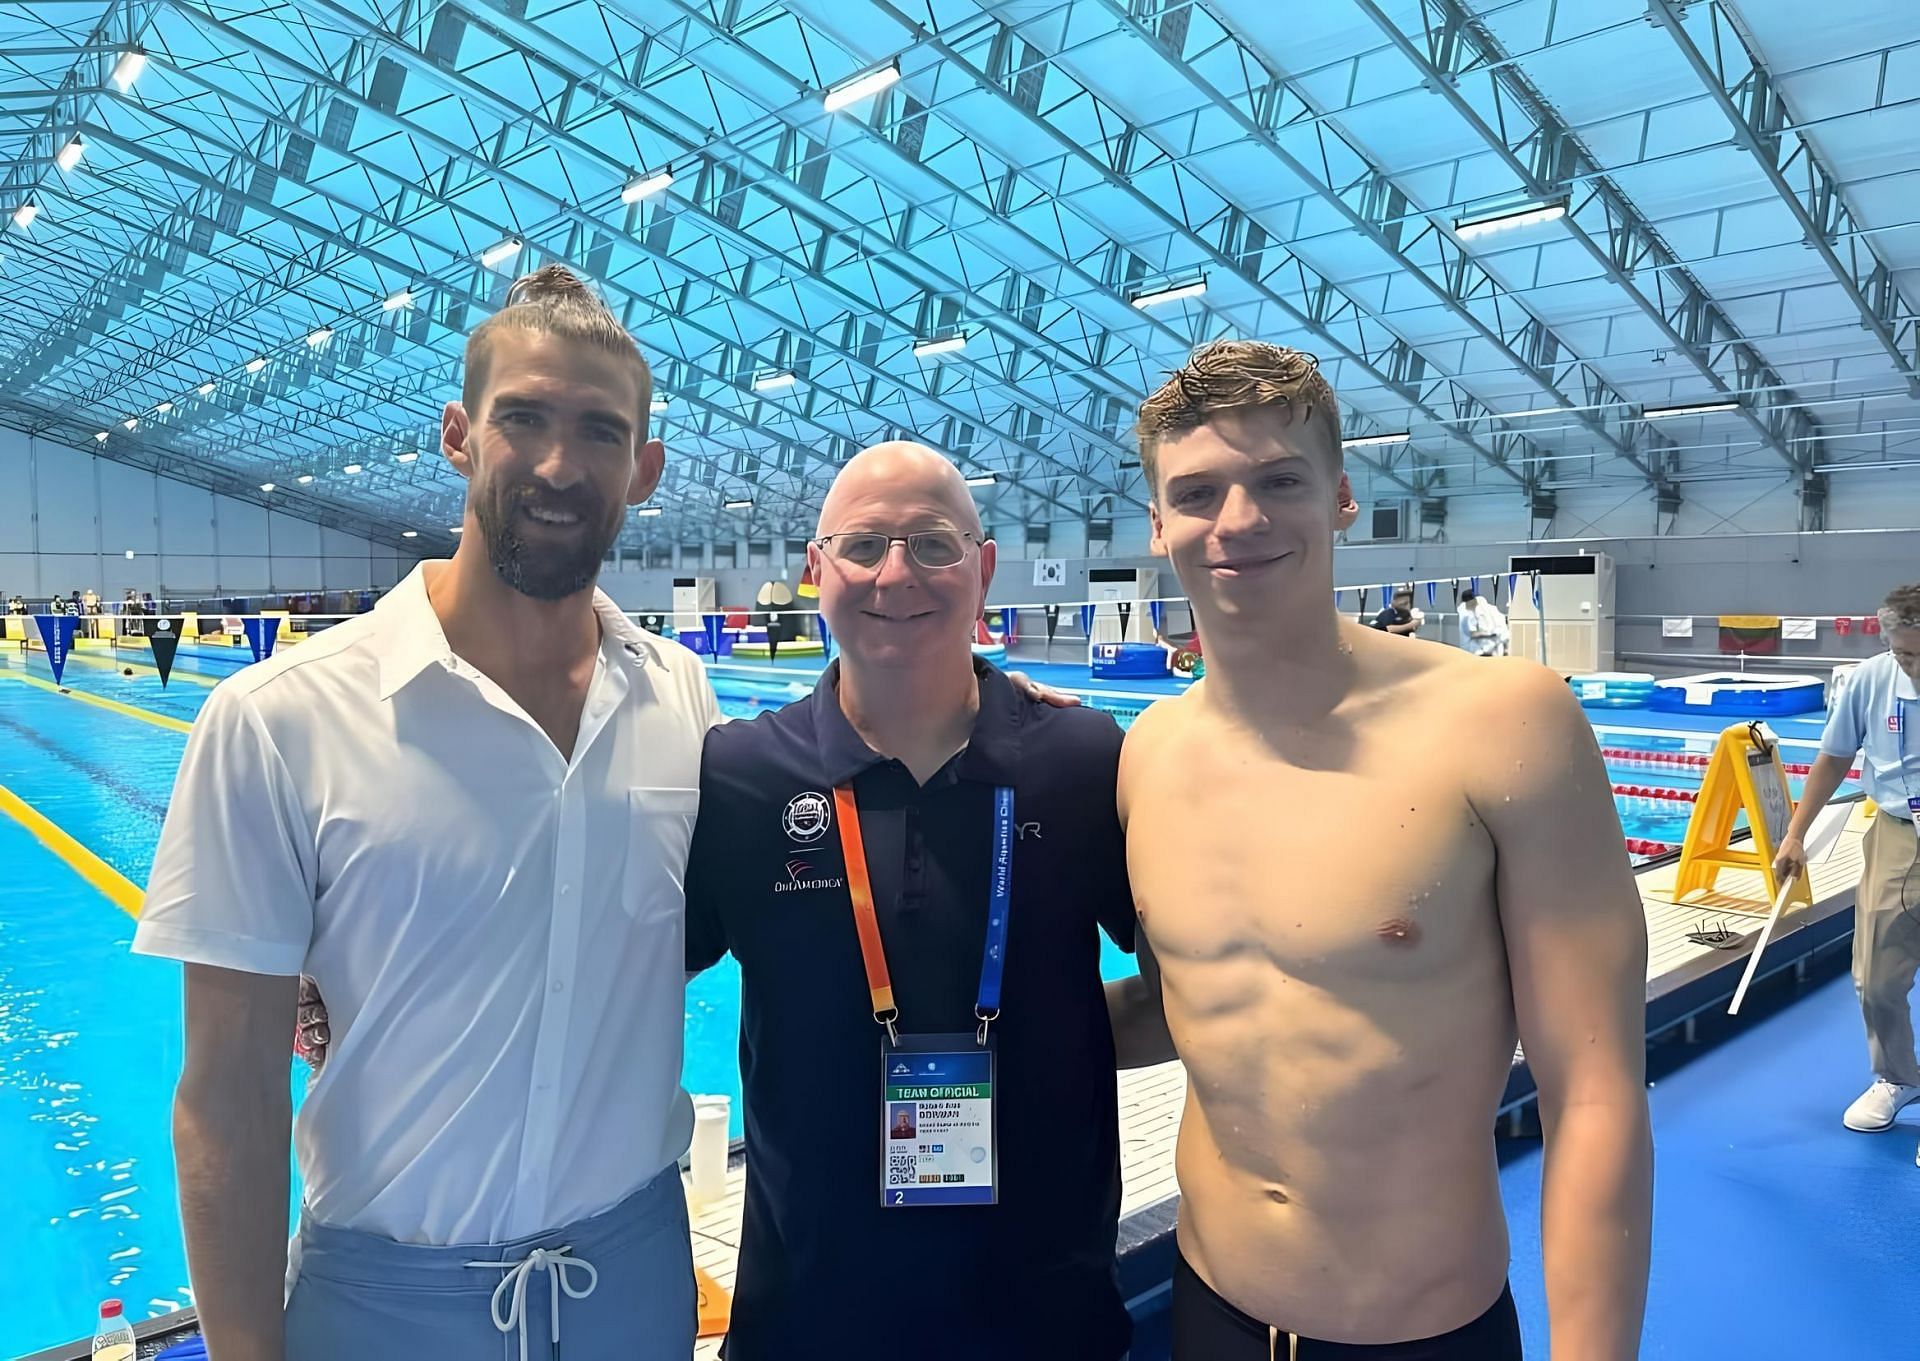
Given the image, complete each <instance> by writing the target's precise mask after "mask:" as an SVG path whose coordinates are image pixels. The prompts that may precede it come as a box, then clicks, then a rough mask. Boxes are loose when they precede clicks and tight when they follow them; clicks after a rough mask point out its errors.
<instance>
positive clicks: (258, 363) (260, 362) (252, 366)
mask: <svg viewBox="0 0 1920 1361" xmlns="http://www.w3.org/2000/svg"><path fill="white" fill-rule="evenodd" d="M266 366H267V357H266V356H265V355H261V354H257V355H255V356H254V357H253V358H251V359H249V360H248V361H247V372H248V373H258V372H260V370H262V369H264V368H265V367H266Z"/></svg>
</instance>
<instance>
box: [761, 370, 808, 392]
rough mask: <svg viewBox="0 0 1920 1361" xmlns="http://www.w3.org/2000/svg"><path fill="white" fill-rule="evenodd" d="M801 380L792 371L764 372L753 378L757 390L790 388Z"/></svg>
mask: <svg viewBox="0 0 1920 1361" xmlns="http://www.w3.org/2000/svg"><path fill="white" fill-rule="evenodd" d="M799 381H800V380H799V379H798V378H797V377H796V376H795V375H794V374H793V373H792V372H791V371H782V372H780V373H763V374H761V375H760V376H759V377H758V378H755V379H754V380H753V390H754V391H755V392H772V391H773V390H774V389H776V388H790V387H792V386H793V385H794V384H795V383H797V382H799Z"/></svg>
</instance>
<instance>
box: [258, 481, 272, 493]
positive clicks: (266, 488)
mask: <svg viewBox="0 0 1920 1361" xmlns="http://www.w3.org/2000/svg"><path fill="white" fill-rule="evenodd" d="M260 490H261V491H272V490H273V483H271V482H262V483H261V484H260Z"/></svg>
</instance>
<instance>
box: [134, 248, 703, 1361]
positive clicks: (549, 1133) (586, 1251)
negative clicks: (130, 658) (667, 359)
mask: <svg viewBox="0 0 1920 1361" xmlns="http://www.w3.org/2000/svg"><path fill="white" fill-rule="evenodd" d="M651 389H652V378H651V375H650V373H649V371H648V369H647V366H646V363H645V361H644V360H643V359H642V357H641V355H640V352H639V349H638V348H637V346H635V344H634V342H633V339H632V337H630V336H629V335H628V334H627V333H626V331H625V330H624V329H622V328H621V326H620V324H619V323H618V321H616V320H615V318H614V317H613V315H612V314H611V313H610V312H609V311H608V310H607V308H606V305H605V304H604V303H603V302H602V301H601V300H600V299H599V298H598V297H597V296H595V295H594V294H593V293H592V292H591V290H589V289H588V288H587V287H586V286H585V285H584V284H582V283H581V281H580V280H579V279H577V278H576V277H575V276H574V275H573V274H571V273H570V272H569V271H567V270H566V269H564V268H562V267H559V266H550V267H548V268H546V269H543V270H540V271H539V272H537V273H535V274H533V275H530V276H528V277H527V278H525V279H522V280H520V281H519V282H518V283H516V284H515V285H514V287H513V289H512V290H511V291H510V292H509V294H508V297H507V305H506V307H504V308H503V309H502V310H501V311H500V312H499V313H497V314H496V315H495V316H493V317H492V318H490V319H488V321H487V322H485V323H484V324H483V325H481V326H480V327H479V328H477V329H476V330H475V332H474V334H473V335H472V337H471V338H470V339H469V341H468V344H467V368H466V378H465V383H464V388H463V392H462V400H461V401H458V402H449V403H448V404H447V407H446V411H445V413H444V415H443V418H442V426H441V438H442V450H443V452H444V453H445V455H446V457H447V458H448V460H449V461H450V462H451V463H452V465H453V466H454V468H455V469H457V470H458V471H459V473H460V474H461V475H462V476H463V477H465V478H466V479H467V482H468V493H467V508H466V514H465V524H464V526H463V528H464V529H465V531H466V532H465V535H464V537H463V538H462V540H461V543H460V547H459V549H458V551H457V552H456V553H455V554H454V556H453V558H452V560H451V561H443V562H428V563H424V564H422V565H421V566H420V567H419V568H417V569H416V570H415V571H414V572H413V573H412V575H410V576H409V577H408V578H407V579H406V580H405V581H404V582H402V583H401V584H400V585H399V586H398V587H396V588H395V589H394V590H393V591H392V592H391V593H390V594H389V595H388V596H387V597H386V598H385V599H383V600H382V601H381V603H380V605H379V607H378V608H376V609H375V610H374V611H373V612H372V613H371V614H369V615H363V616H360V617H358V618H355V619H353V620H351V621H349V622H348V623H345V624H342V625H340V626H338V627H336V628H333V629H329V630H328V631H327V632H326V633H324V634H322V635H320V636H318V637H316V638H315V639H313V640H312V641H310V642H307V643H304V644H302V645H301V646H300V647H298V648H294V649H289V650H288V651H286V652H282V653H280V654H278V655H276V656H275V657H273V658H271V659H270V660H268V661H265V662H262V663H259V664H257V665H255V666H251V667H248V668H247V669H245V670H244V671H242V672H240V673H239V674H238V675H236V676H234V677H232V678H231V679H229V680H227V681H225V682H223V683H222V684H221V685H220V686H219V687H217V688H216V689H215V691H214V692H213V694H212V696H211V697H210V698H209V700H208V702H207V705H206V707H205V709H204V710H203V711H202V713H201V716H200V718H199V721H198V722H197V723H196V724H195V726H194V733H193V736H192V738H191V739H190V740H189V742H188V745H187V752H186V756H185V759H184V760H183V762H182V764H181V768H180V774H179V779H178V783H177V784H176V786H175V790H174V797H173V802H172V806H171V808H170V810H169V813H168V818H167V823H166V828H165V830H164V832H163V833H162V836H161V840H160V846H159V850H158V853H157V854H156V856H155V860H154V866H153V873H152V875H151V879H150V882H149V885H148V892H147V900H146V905H145V908H144V910H143V913H142V917H141V923H140V927H139V930H138V933H137V935H136V937H135V941H134V948H135V950H137V951H140V952H143V953H147V954H156V955H164V956H168V957H171V958H174V959H179V960H182V961H184V962H185V964H186V966H187V971H186V988H185V993H186V1063H185V1070H184V1072H183V1074H182V1076H181V1080H180V1085H179V1089H178V1092H177V1094H176V1097H175V1104H174V1143H175V1155H176V1159H177V1162H178V1166H179V1181H180V1198H181V1212H182V1221H183V1225H184V1228H185V1234H186V1241H187V1253H188V1260H189V1266H190V1270H191V1275H192V1280H193V1289H194V1296H195V1301H196V1304H197V1306H198V1309H199V1315H200V1323H201V1326H202V1328H203V1329H204V1331H205V1333H206V1337H207V1340H208V1344H209V1347H210V1349H211V1351H212V1354H213V1355H214V1356H216V1357H218V1358H219V1361H283V1358H284V1361H322V1359H323V1358H325V1359H326V1361H339V1358H347V1357H350V1358H352V1359H353V1361H388V1359H389V1358H391V1359H392V1361H399V1358H403V1357H404V1358H408V1361H414V1359H416V1358H420V1357H427V1356H436V1357H437V1356H445V1357H456V1356H457V1357H474V1356H499V1355H501V1354H502V1351H503V1348H504V1349H505V1351H506V1354H508V1355H513V1354H515V1346H516V1343H517V1354H518V1355H519V1356H520V1357H522V1358H523V1359H524V1358H525V1357H527V1356H528V1355H529V1354H530V1353H529V1345H530V1344H529V1338H531V1339H532V1343H531V1345H532V1346H533V1348H534V1349H535V1350H537V1352H538V1353H539V1354H541V1355H542V1356H546V1355H549V1354H551V1355H559V1354H561V1353H560V1344H561V1341H562V1338H563V1336H564V1339H565V1344H566V1354H568V1355H573V1356H585V1357H598V1356H612V1355H616V1354H617V1355H619V1356H621V1357H623V1358H636V1359H637V1361H655V1358H658V1361H668V1359H669V1358H671V1361H684V1359H685V1358H686V1357H687V1356H688V1355H689V1354H690V1352H691V1349H692V1345H693V1333H694V1286H693V1270H692V1261H691V1256H690V1252H689V1245H688V1235H687V1221H686V1204H685V1200H684V1198H683V1195H682V1192H681V1187H680V1179H679V1173H678V1169H677V1166H676V1164H677V1160H678V1158H679V1155H680V1154H681V1153H682V1152H683V1151H684V1150H685V1149H686V1147H687V1143H688V1140H689V1138H690V1135H691V1132H692V1124H693V1121H692V1113H691V1109H690V1106H689V1104H688V1101H687V1097H686V1095H685V1093H684V1092H682V1091H681V1089H680V1085H679V1077H680V1059H681V1043H682V1005H683V1003H682V984H683V974H682V962H683V959H684V948H685V947H684V941H683V933H684V928H683V925H682V907H683V901H682V893H681V879H682V875H683V873H684V870H685V864H686V855H687V847H688V843H689V841H690V839H691V836H692V831H693V821H694V813H695V810H696V808H697V805H698V798H699V795H698V783H699V770H700V746H701V741H702V739H703V737H704V736H705V733H706V731H707V729H708V728H709V727H711V726H712V725H713V724H714V723H715V722H717V721H718V712H717V706H716V704H715V701H714V696H713V690H712V687H711V685H710V684H709V683H708V681H707V679H706V674H705V672H704V670H703V669H702V668H701V666H700V663H699V661H698V659H697V658H695V657H694V656H693V655H692V654H691V653H688V652H686V651H685V650H684V649H682V648H680V647H678V646H677V645H675V644H672V643H667V642H664V641H662V640H661V639H658V638H655V637H653V636H651V635H649V634H646V633H643V632H641V631H640V630H638V629H637V628H635V627H634V626H633V625H632V624H631V623H629V622H628V621H627V619H626V618H625V617H624V616H622V615H621V614H620V612H619V611H618V610H617V609H616V608H615V607H614V606H613V604H612V602H611V601H609V600H608V599H607V598H606V597H605V596H604V595H601V594H599V593H598V592H596V591H595V589H594V582H595V579H596V577H597V575H598V572H599V567H600V563H601V561H602V558H603V555H604V554H605V552H606V550H607V548H608V547H609V546H610V545H611V544H612V543H613V541H614V539H615V538H616V536H617V535H618V534H619V531H620V528H621V525H622V522H623V520H624V518H625V514H626V507H628V506H630V505H636V504H638V503H639V502H641V501H643V500H645V499H646V498H647V497H648V496H649V495H650V494H651V493H652V491H653V489H654V487H655V486H656V485H657V484H658V482H659V480H660V475H661V471H662V467H663V464H664V459H665V451H664V449H663V447H662V445H661V443H660V441H659V440H657V439H651V438H649V437H648V434H647V413H648V405H649V401H650V398H651ZM303 972H304V973H306V974H309V975H311V976H312V977H313V978H314V979H315V980H316V981H317V982H318V984H319V986H320V988H321V989H322V991H323V992H324V994H325V997H326V1000H327V1005H328V1010H329V1013H330V1016H329V1029H330V1032H331V1034H330V1041H331V1043H330V1045H329V1053H330V1058H329V1060H328V1062H327V1064H326V1066H325V1069H324V1070H323V1071H322V1072H321V1073H320V1074H319V1076H318V1077H317V1078H316V1079H315V1081H314V1083H313V1086H312V1088H311V1089H310V1091H309V1093H308V1095H307V1099H306V1102H305V1104H304V1106H303V1107H302V1109H301V1112H300V1117H299V1121H298V1123H297V1124H295V1123H294V1122H293V1121H292V1118H291V1099H290V1090H289V1088H290V1082H289V1074H288V1039H289V1037H290V1035H291V1034H292V1033H293V1027H294V1023H295V1014H296V996H297V985H298V979H299V977H300V975H301V974H302V973H303ZM290 1134H291V1137H292V1139H293V1143H294V1147H295V1151H296V1154H297V1156H298V1159H299V1165H300V1172H301V1178H302V1182H303V1195H302V1207H301V1216H300V1230H299V1234H298V1236H297V1238H296V1240H295V1243H294V1248H293V1258H294V1260H293V1263H292V1270H291V1271H288V1270H287V1267H288V1244H287V1239H286V1227H287V1221H286V1205H287V1198H288V1171H287V1143H288V1139H289V1135H290ZM283 1292H284V1293H283ZM563 1325H564V1328H563ZM503 1333H505V1334H508V1336H507V1337H506V1338H503V1337H502V1336H501V1335H502V1334H503Z"/></svg>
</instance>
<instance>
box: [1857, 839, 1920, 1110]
mask: <svg viewBox="0 0 1920 1361" xmlns="http://www.w3.org/2000/svg"><path fill="white" fill-rule="evenodd" d="M1866 856H1867V867H1866V872H1865V873H1864V874H1862V875H1861V876H1860V892H1859V896H1858V899H1857V901H1856V906H1855V909H1854V926H1853V987H1854V991H1855V992H1856V993H1857V994H1858V995H1859V998H1860V1014H1861V1017H1862V1018H1863V1019H1864V1020H1865V1021H1866V1023H1867V1052H1868V1054H1869V1056H1870V1057H1871V1058H1872V1060H1873V1071H1874V1072H1875V1074H1877V1075H1878V1076H1880V1077H1883V1078H1885V1079H1886V1080H1887V1081H1888V1082H1898V1083H1902V1084H1904V1085H1906V1086H1909V1087H1920V1061H1916V1060H1915V1057H1914V1051H1913V1012H1912V1010H1911V1009H1910V1008H1909V1007H1908V1004H1907V994H1908V993H1910V992H1912V991H1913V979H1914V975H1915V973H1916V972H1920V838H1917V837H1916V836H1915V834H1914V829H1913V823H1912V822H1911V821H1910V820H1909V819H1907V818H1904V817H1896V816H1894V815H1893V814H1892V813H1890V812H1884V811H1883V812H1881V813H1880V815H1879V816H1877V817H1876V818H1874V820H1873V823H1872V825H1871V826H1869V827H1868V828H1867V837H1866Z"/></svg>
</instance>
